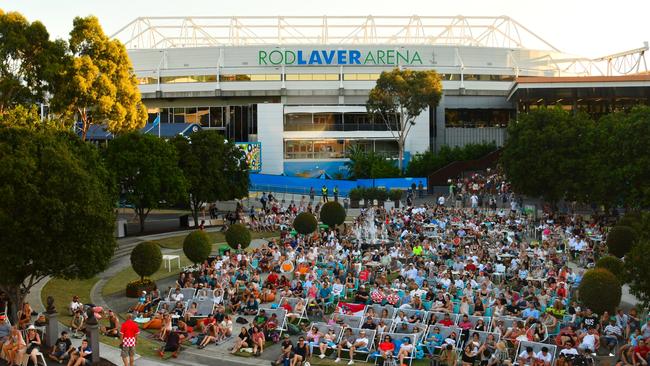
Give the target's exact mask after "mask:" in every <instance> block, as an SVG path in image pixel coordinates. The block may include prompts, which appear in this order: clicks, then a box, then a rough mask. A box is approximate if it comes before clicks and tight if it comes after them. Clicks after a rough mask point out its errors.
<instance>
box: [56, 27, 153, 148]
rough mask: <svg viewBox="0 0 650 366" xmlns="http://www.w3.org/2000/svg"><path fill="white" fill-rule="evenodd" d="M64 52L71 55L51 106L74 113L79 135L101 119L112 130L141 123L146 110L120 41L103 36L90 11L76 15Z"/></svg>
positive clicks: (122, 130)
mask: <svg viewBox="0 0 650 366" xmlns="http://www.w3.org/2000/svg"><path fill="white" fill-rule="evenodd" d="M69 52H70V54H71V55H72V56H73V60H72V62H71V65H70V67H69V69H68V71H67V72H66V73H65V75H64V82H63V84H62V90H61V91H60V93H57V94H56V95H55V96H54V98H53V101H52V107H53V110H55V111H57V112H60V113H63V114H65V115H66V116H68V117H69V118H75V117H76V118H78V120H80V121H81V136H82V138H83V139H84V140H85V139H86V133H87V132H88V128H89V126H90V125H91V124H105V125H106V126H107V130H108V131H110V132H113V133H123V132H128V131H134V130H137V129H140V128H142V127H143V126H144V125H145V123H146V122H147V110H146V108H145V106H144V104H142V101H141V99H140V91H139V89H138V82H137V80H136V77H135V73H134V72H133V67H132V66H131V60H130V59H129V57H128V54H127V52H126V49H125V47H124V45H123V44H122V43H121V42H120V41H119V40H117V39H110V38H109V37H107V36H106V34H104V30H103V29H102V27H101V25H100V24H99V21H98V20H97V18H96V17H94V16H89V17H86V18H80V17H77V18H75V19H74V21H73V28H72V31H71V32H70V41H69Z"/></svg>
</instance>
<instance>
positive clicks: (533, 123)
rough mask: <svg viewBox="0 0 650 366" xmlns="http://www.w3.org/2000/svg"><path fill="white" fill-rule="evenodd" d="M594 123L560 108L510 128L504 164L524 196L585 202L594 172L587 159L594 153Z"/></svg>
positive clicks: (530, 116) (530, 115)
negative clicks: (591, 134)
mask: <svg viewBox="0 0 650 366" xmlns="http://www.w3.org/2000/svg"><path fill="white" fill-rule="evenodd" d="M593 123H594V122H593V121H592V120H590V119H588V118H587V117H586V116H585V115H583V114H578V115H576V116H573V115H572V114H570V113H569V112H567V111H564V110H562V109H559V108H548V109H547V108H541V109H537V110H533V111H531V112H529V113H527V114H523V115H520V116H519V121H517V122H515V123H511V124H510V125H509V126H508V140H507V141H506V143H505V146H504V147H503V153H502V156H501V164H502V165H503V167H504V170H505V172H506V175H507V176H508V179H509V180H510V182H511V183H512V186H513V189H514V190H515V191H516V192H519V193H521V194H525V195H529V196H533V197H540V196H541V197H543V198H544V199H546V200H547V201H549V202H552V203H556V202H557V201H558V200H560V199H564V198H566V199H577V198H584V197H585V194H584V191H585V182H589V180H588V179H589V177H590V172H589V169H588V166H587V164H586V163H585V162H586V161H585V159H584V157H585V156H587V155H589V154H590V153H591V150H592V142H593V141H591V139H590V138H589V137H590V131H591V129H592V128H593Z"/></svg>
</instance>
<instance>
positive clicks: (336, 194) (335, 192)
mask: <svg viewBox="0 0 650 366" xmlns="http://www.w3.org/2000/svg"><path fill="white" fill-rule="evenodd" d="M332 193H334V201H336V202H338V201H339V186H334V188H333V189H332Z"/></svg>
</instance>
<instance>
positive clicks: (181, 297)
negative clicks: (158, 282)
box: [171, 288, 185, 302]
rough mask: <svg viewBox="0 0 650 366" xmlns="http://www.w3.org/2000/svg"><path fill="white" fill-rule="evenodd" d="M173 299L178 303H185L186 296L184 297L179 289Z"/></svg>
mask: <svg viewBox="0 0 650 366" xmlns="http://www.w3.org/2000/svg"><path fill="white" fill-rule="evenodd" d="M171 298H172V301H174V302H178V301H183V299H184V298H185V296H183V293H182V292H181V289H180V288H177V289H176V291H174V293H173V294H172V296H171Z"/></svg>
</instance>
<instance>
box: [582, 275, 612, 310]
mask: <svg viewBox="0 0 650 366" xmlns="http://www.w3.org/2000/svg"><path fill="white" fill-rule="evenodd" d="M578 299H579V301H580V303H582V305H583V307H588V308H590V309H591V310H592V311H594V312H595V313H596V314H602V313H603V312H604V311H609V313H610V314H613V312H614V310H615V309H616V308H617V307H618V305H619V304H620V302H621V283H620V281H619V280H618V278H616V276H615V275H614V274H613V273H612V272H610V271H608V270H606V269H604V268H595V269H591V270H589V271H587V272H585V274H584V276H583V277H582V281H580V286H579V287H578Z"/></svg>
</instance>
